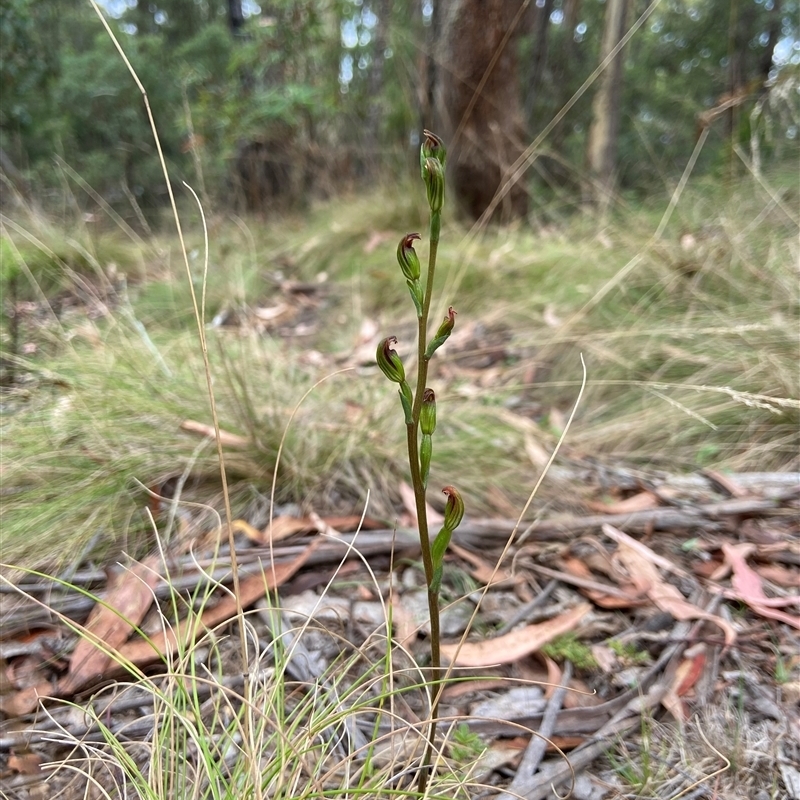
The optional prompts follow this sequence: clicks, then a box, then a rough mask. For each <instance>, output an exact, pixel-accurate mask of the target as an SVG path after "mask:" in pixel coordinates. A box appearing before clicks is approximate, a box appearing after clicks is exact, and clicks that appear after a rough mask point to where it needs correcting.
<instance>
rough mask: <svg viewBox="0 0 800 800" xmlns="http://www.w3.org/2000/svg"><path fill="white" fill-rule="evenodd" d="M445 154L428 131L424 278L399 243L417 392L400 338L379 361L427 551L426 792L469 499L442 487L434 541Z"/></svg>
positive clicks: (446, 332) (408, 243) (408, 238)
mask: <svg viewBox="0 0 800 800" xmlns="http://www.w3.org/2000/svg"><path fill="white" fill-rule="evenodd" d="M445 158H446V150H445V147H444V144H443V143H442V140H441V139H440V138H439V137H438V136H436V134H434V133H431V132H430V131H427V130H426V131H425V132H424V139H423V142H422V146H421V148H420V154H419V162H420V173H421V176H422V180H423V183H424V184H425V191H426V194H427V198H428V206H429V208H430V244H429V249H428V270H427V274H426V275H425V281H424V287H423V281H422V265H421V264H420V260H419V257H418V256H417V253H416V251H415V250H414V242H416V241H420V240H421V238H422V237H421V236H420V235H419V234H418V233H408V234H406V235H405V236H404V237H403V238H402V239H401V240H400V243H399V244H398V246H397V262H398V264H399V265H400V270H401V272H402V273H403V277H404V278H405V280H406V285H407V286H408V291H409V294H410V295H411V300H412V302H413V304H414V309H415V311H416V315H417V324H418V330H417V382H416V386H415V389H414V390H413V391H412V389H411V386H410V385H409V383H408V381H407V380H406V372H405V367H404V366H403V362H402V359H401V358H400V356H399V355H398V354H397V352H396V351H395V350H394V349H393V348H392V345H394V344H396V343H397V339H396V338H395V337H394V336H388V337H387V338H385V339H383V340H382V341H381V343H380V344H379V345H378V350H377V353H376V360H377V362H378V366H379V367H380V368H381V372H383V374H384V375H385V376H386V377H387V378H388V379H389V380H390V381H391V382H392V383H397V384H399V394H400V402H401V404H402V407H403V417H404V420H405V425H406V439H407V445H408V465H409V469H410V472H411V485H412V486H413V489H414V502H415V505H416V510H417V523H418V526H419V539H420V546H421V549H422V563H423V566H424V569H425V583H426V585H427V588H428V612H429V616H430V624H431V637H430V644H431V652H430V655H431V672H430V675H431V678H430V683H429V687H430V690H431V695H432V697H433V702H432V706H431V719H430V724H429V727H428V742H427V746H426V748H425V754H424V756H423V758H422V764H421V766H420V770H419V773H418V790H419V792H420V793H421V794H424V793H425V790H426V787H427V785H428V780H429V778H430V773H431V769H432V763H433V748H434V741H435V737H436V718H437V715H438V705H439V694H440V691H441V685H440V684H441V679H442V669H441V652H440V648H441V641H440V639H441V637H440V624H439V591H440V589H441V585H442V574H443V569H444V557H445V554H446V552H447V547H448V545H449V544H450V539H451V537H452V535H453V532H454V531H455V529H456V528H457V527H458V525H459V523H460V522H461V518H462V517H463V516H464V501H463V500H462V499H461V495H460V494H459V492H458V490H457V489H455V488H454V487H453V486H446V487H445V488H444V489H443V490H442V491H443V492H444V493H445V494H446V495H447V505H446V507H445V515H444V523H443V525H442V528H441V530H440V531H439V533H438V534H437V535H436V538H435V539H434V541H433V543H431V538H430V535H429V532H428V517H427V505H426V502H425V493H426V490H427V487H428V476H429V474H430V467H431V459H432V457H433V434H434V432H435V430H436V413H437V412H436V395H435V393H434V391H433V389H431V388H430V387H428V386H427V379H428V365H429V363H430V360H431V358H432V356H433V354H434V353H435V352H436V350H438V349H439V348H440V347H441V346H442V345H443V344H444V343H445V342H446V341H447V338H448V337H449V336H450V334H451V333H452V331H453V327H454V326H455V313H456V312H455V311H454V310H453V308H452V306H451V307H450V309H449V311H448V312H447V316H446V317H445V318H444V320H443V321H442V323H441V324H440V325H439V327H438V328H437V330H436V333H435V335H434V336H433V338H432V339H431V340H430V342H429V341H428V316H429V313H430V307H431V294H432V292H433V277H434V272H435V270H436V254H437V252H438V248H439V234H440V231H441V224H442V208H443V206H444V196H445Z"/></svg>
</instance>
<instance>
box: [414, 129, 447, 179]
mask: <svg viewBox="0 0 800 800" xmlns="http://www.w3.org/2000/svg"><path fill="white" fill-rule="evenodd" d="M422 133H423V135H424V137H425V138H424V139H423V140H422V146H421V147H420V148H419V164H420V168H421V169H422V179H423V180H425V160H426V159H428V158H435V159H436V160H437V161H439V162H440V163H441V165H442V167H444V163H445V159H446V158H447V151H446V150H445V147H444V142H442V140H441V139H440V138H439V137H438V136H437V135H436V134H435V133H431V132H430V131H429V130H424V131H423V132H422Z"/></svg>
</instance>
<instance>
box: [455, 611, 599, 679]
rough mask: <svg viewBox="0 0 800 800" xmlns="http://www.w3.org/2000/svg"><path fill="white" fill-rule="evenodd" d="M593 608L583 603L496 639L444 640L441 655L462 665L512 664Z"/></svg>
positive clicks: (577, 620)
mask: <svg viewBox="0 0 800 800" xmlns="http://www.w3.org/2000/svg"><path fill="white" fill-rule="evenodd" d="M590 609H591V606H590V605H589V604H588V603H581V604H580V605H577V606H575V607H574V608H571V609H570V610H569V611H565V612H564V613H563V614H559V615H558V616H557V617H553V618H552V619H549V620H547V622H541V623H539V624H537V625H527V626H526V627H524V628H521V629H519V630H516V631H511V633H507V634H505V636H498V637H497V638H495V639H486V640H484V641H482V642H465V643H464V644H443V645H442V656H443V657H444V658H446V659H447V660H448V661H451V662H454V663H455V664H456V665H457V666H460V667H487V666H490V665H492V664H510V663H512V662H514V661H517V660H519V659H520V658H524V657H525V656H527V655H530V654H531V653H535V652H536V651H537V650H539V649H541V648H542V647H543V646H544V645H546V644H547V643H548V642H550V641H552V640H553V639H555V637H556V636H560V635H561V634H562V633H568V632H569V631H571V630H572V629H573V628H575V626H576V625H578V623H579V622H580V621H581V620H582V619H583V617H584V616H585V615H586V614H587V613H588V612H589V610H590Z"/></svg>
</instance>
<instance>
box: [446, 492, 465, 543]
mask: <svg viewBox="0 0 800 800" xmlns="http://www.w3.org/2000/svg"><path fill="white" fill-rule="evenodd" d="M442 493H443V494H446V495H447V503H446V504H445V507H444V522H443V523H442V527H443V528H446V529H447V530H449V531H450V533H452V532H453V531H454V530H455V529H456V528H457V527H458V526H459V525H460V524H461V520H462V519H463V517H464V501H463V500H462V499H461V495H460V494H459V492H458V489H456V488H455V487H454V486H445V487H444V489H442Z"/></svg>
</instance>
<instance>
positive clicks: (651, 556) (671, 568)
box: [603, 524, 687, 578]
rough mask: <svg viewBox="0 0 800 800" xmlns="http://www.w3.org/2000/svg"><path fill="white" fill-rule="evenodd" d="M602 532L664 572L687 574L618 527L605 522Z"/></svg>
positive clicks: (682, 575) (683, 575)
mask: <svg viewBox="0 0 800 800" xmlns="http://www.w3.org/2000/svg"><path fill="white" fill-rule="evenodd" d="M603 533H604V534H605V535H606V536H608V538H609V539H613V540H614V541H615V542H616V543H617V544H624V545H625V546H626V547H627V548H629V549H630V550H634V551H635V552H637V553H638V554H639V555H640V556H642V557H643V558H645V559H647V561H649V562H650V563H651V564H655V565H656V566H657V567H661V569H663V570H664V571H665V572H672V573H673V574H675V575H680V576H681V577H682V578H685V577H686V576H687V575H686V571H685V570H683V569H681V568H680V567H678V566H677V565H675V564H673V563H672V562H671V561H670V560H669V559H668V558H664V556H660V555H659V554H658V553H656V552H655V551H654V550H651V549H650V548H649V547H648V546H647V545H646V544H642V543H641V542H640V541H638V540H637V539H634V538H633V537H632V536H628V534H627V533H625V532H624V531H621V530H620V529H619V528H615V527H614V526H613V525H608V524H605V525H603Z"/></svg>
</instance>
